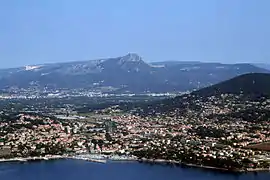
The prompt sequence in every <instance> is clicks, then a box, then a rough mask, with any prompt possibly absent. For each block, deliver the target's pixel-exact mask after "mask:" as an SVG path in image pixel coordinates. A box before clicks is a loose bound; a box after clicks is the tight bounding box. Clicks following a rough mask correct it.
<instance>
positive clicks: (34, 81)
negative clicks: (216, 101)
mask: <svg viewBox="0 0 270 180" xmlns="http://www.w3.org/2000/svg"><path fill="white" fill-rule="evenodd" d="M250 72H254V73H269V71H267V70H265V69H262V68H259V67H256V66H254V65H251V64H221V63H202V62H158V63H151V64H150V63H146V62H145V61H143V59H142V58H141V57H140V56H139V55H137V54H135V53H129V54H127V55H125V56H121V57H116V58H107V59H98V60H91V61H78V62H69V63H55V64H43V65H32V66H26V67H21V68H13V69H3V70H0V89H18V88H20V89H41V90H43V89H46V90H56V89H86V90H90V91H101V92H112V93H123V92H132V93H146V92H175V91H176V92H179V91H191V90H196V89H199V88H203V87H206V86H210V85H213V84H216V83H219V82H221V81H224V80H227V79H230V78H233V77H235V76H238V75H241V74H246V73H250Z"/></svg>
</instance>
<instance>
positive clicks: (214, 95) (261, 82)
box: [131, 73, 270, 116]
mask: <svg viewBox="0 0 270 180" xmlns="http://www.w3.org/2000/svg"><path fill="white" fill-rule="evenodd" d="M225 94H227V95H225ZM268 97H270V74H267V73H249V74H244V75H240V76H237V77H235V78H232V79H230V80H226V81H224V82H221V83H218V84H216V85H213V86H209V87H206V88H202V89H200V90H197V91H194V92H192V93H190V94H184V95H182V96H177V97H175V98H170V99H165V100H160V101H156V102H150V103H146V104H139V105H137V106H134V107H132V108H131V109H134V108H135V109H137V110H138V111H135V112H137V113H139V114H140V115H143V116H145V115H146V116H148V115H157V114H167V115H168V114H171V113H173V114H175V113H176V112H177V114H183V113H187V112H188V111H193V114H194V113H201V112H202V111H209V110H211V109H215V107H217V106H218V108H220V109H221V110H222V109H223V110H224V109H227V108H228V107H230V106H232V105H233V104H239V107H241V108H240V109H242V110H248V111H249V110H250V109H245V108H243V106H244V104H245V103H246V102H248V101H261V99H264V98H268ZM269 103H270V101H269ZM255 104H256V103H255ZM255 104H253V105H252V106H250V105H248V106H247V107H253V106H254V105H255ZM207 106H209V107H207ZM269 107H270V106H269ZM233 109H234V108H232V111H233ZM251 111H252V110H251ZM243 112H244V111H243Z"/></svg>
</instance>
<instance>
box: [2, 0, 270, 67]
mask: <svg viewBox="0 0 270 180" xmlns="http://www.w3.org/2000/svg"><path fill="white" fill-rule="evenodd" d="M269 7H270V1H269V0H185V1H184V0H42V1H41V0H40V1H37V0H5V1H4V0H3V1H0V62H1V65H0V68H4V67H13V66H20V65H27V64H39V63H51V62H64V61H74V60H89V59H96V58H102V57H115V56H120V55H125V54H127V53H128V52H136V53H138V54H139V55H141V56H142V57H143V58H144V60H145V61H148V62H149V61H163V60H164V61H165V60H179V61H181V60H200V61H219V62H226V63H232V62H270V60H269V59H270V34H269V33H270V11H269Z"/></svg>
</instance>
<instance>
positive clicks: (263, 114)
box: [0, 94, 270, 171]
mask: <svg viewBox="0 0 270 180" xmlns="http://www.w3.org/2000/svg"><path fill="white" fill-rule="evenodd" d="M190 98H193V100H192V101H191V100H190ZM181 103H182V104H184V105H185V106H181V108H178V107H179V106H176V107H177V108H175V109H174V108H172V107H170V109H172V110H173V111H170V113H169V112H166V111H165V110H164V106H165V105H162V104H161V105H159V106H163V112H161V109H160V108H159V106H157V107H152V106H151V107H147V108H145V107H144V108H142V107H140V108H138V107H137V108H135V109H133V110H132V111H129V112H125V111H123V110H122V109H121V108H120V107H119V106H111V107H107V108H104V109H100V110H95V111H92V112H89V113H85V112H84V113H80V112H76V111H71V112H69V113H66V109H64V108H63V107H61V108H59V107H55V108H54V109H51V110H53V113H48V112H46V113H42V109H38V110H39V111H38V112H39V113H35V112H26V111H25V112H23V111H20V112H17V113H16V112H5V111H2V112H1V116H0V117H1V121H0V149H1V151H0V157H1V158H2V159H10V158H29V157H45V156H52V155H62V156H65V157H66V155H72V156H75V155H87V154H89V155H93V154H95V155H106V156H107V157H108V156H111V155H118V156H119V157H120V156H125V157H129V158H130V159H133V160H138V161H143V162H152V163H154V162H166V163H176V164H177V163H178V164H183V165H192V166H199V167H205V168H215V169H220V170H232V171H258V170H269V167H270V152H269V150H270V149H269V141H270V122H269V121H268V118H269V114H267V113H268V111H267V110H269V108H270V99H267V98H259V99H256V100H252V101H251V100H243V98H241V95H239V96H236V95H231V94H222V95H220V96H210V97H208V98H207V99H205V98H201V99H200V98H196V100H194V97H192V96H191V97H190V95H187V96H184V97H183V98H182V101H181ZM251 107H252V108H253V109H256V112H255V111H254V112H253V111H250V112H249V110H250V108H251ZM151 108H152V109H151ZM63 109H64V110H63ZM165 109H166V108H165ZM36 110H37V109H36ZM61 110H62V111H61ZM243 112H244V114H245V115H242V114H241V113H243ZM258 112H260V113H258ZM239 114H240V115H239ZM253 118H256V121H255V119H253ZM258 121H259V122H260V123H258ZM261 147H264V148H261Z"/></svg>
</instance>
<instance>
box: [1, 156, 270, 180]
mask: <svg viewBox="0 0 270 180" xmlns="http://www.w3.org/2000/svg"><path fill="white" fill-rule="evenodd" d="M0 179H1V180H61V179H63V180H84V179H87V180H91V179H93V180H269V179H270V173H268V172H261V173H244V174H237V173H228V172H219V171H212V170H206V169H200V168H190V167H186V168H183V167H179V166H170V165H151V164H144V163H138V162H109V163H106V164H99V163H91V162H87V161H81V160H56V161H41V162H32V163H23V164H20V163H1V164H0Z"/></svg>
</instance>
